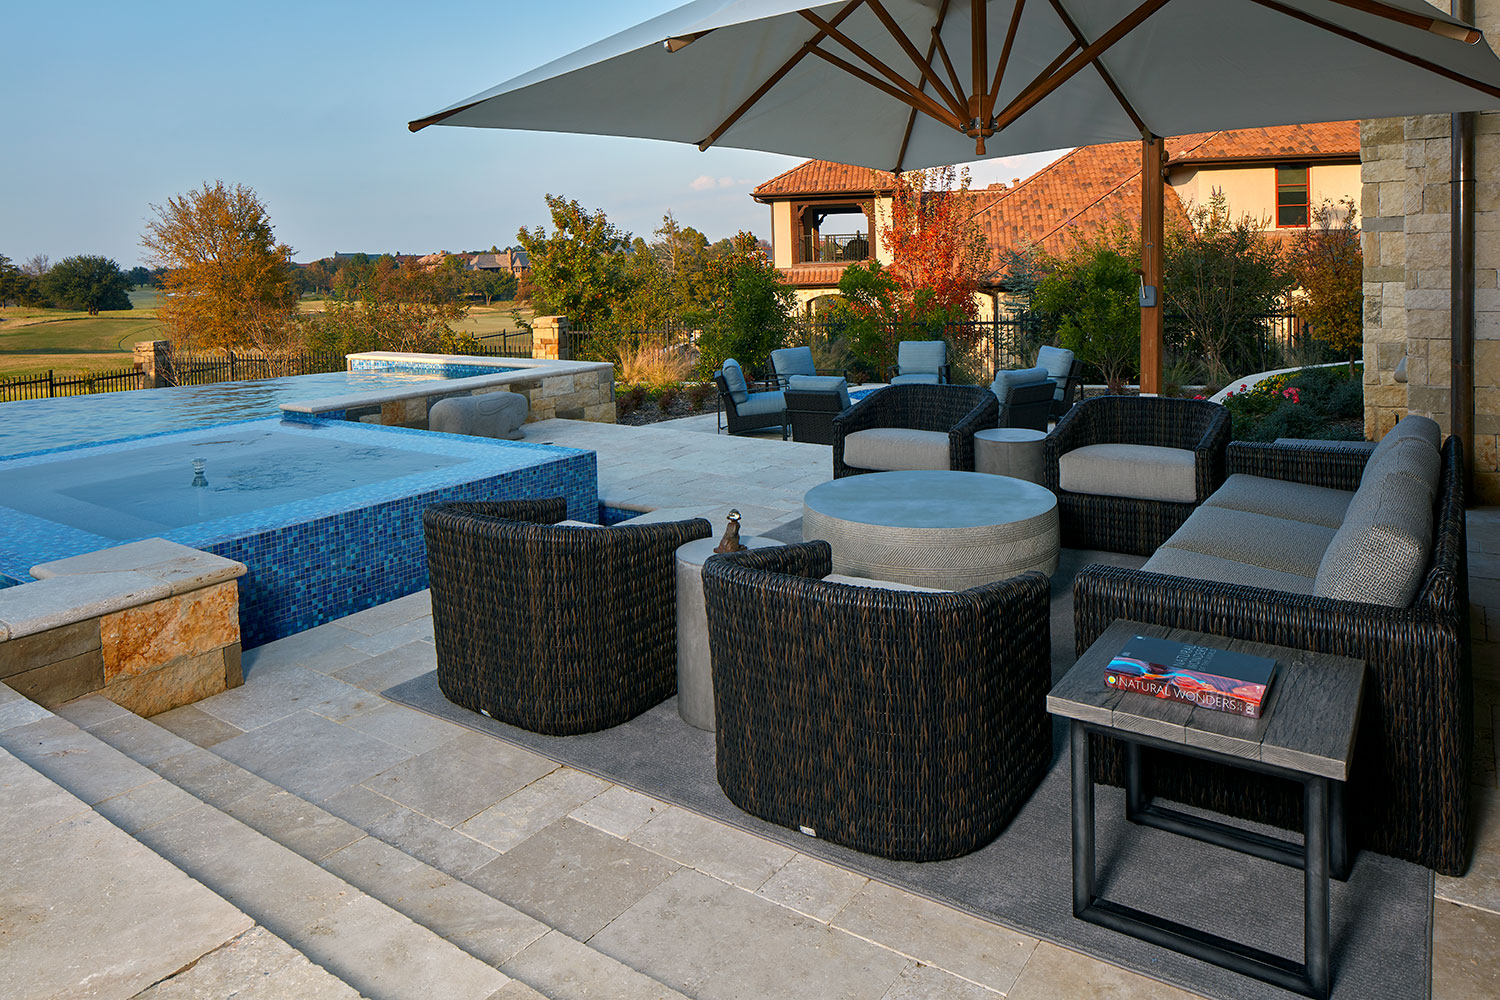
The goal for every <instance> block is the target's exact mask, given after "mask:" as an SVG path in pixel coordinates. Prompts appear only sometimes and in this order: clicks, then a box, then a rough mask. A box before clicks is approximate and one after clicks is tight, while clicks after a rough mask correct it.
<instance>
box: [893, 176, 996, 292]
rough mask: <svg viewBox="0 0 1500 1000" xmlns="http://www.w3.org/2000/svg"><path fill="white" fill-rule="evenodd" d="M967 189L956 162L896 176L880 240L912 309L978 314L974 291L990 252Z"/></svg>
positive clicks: (967, 185)
mask: <svg viewBox="0 0 1500 1000" xmlns="http://www.w3.org/2000/svg"><path fill="white" fill-rule="evenodd" d="M968 190H969V174H968V171H964V172H963V173H962V174H960V173H959V172H958V171H957V170H955V169H954V168H953V167H932V168H929V169H927V170H912V171H908V172H906V173H903V174H901V175H900V176H898V177H897V178H896V186H895V190H894V191H893V192H892V196H891V223H890V225H889V226H888V227H886V228H885V230H884V231H883V232H882V233H881V234H880V241H881V245H883V246H884V247H885V249H886V252H887V253H889V254H890V255H891V268H892V271H893V272H894V276H895V278H896V281H897V284H898V285H899V286H900V289H901V298H902V299H903V300H904V301H903V305H904V306H906V308H907V309H908V310H910V309H914V308H915V309H916V311H917V312H926V311H928V310H934V311H941V312H945V313H947V314H948V315H950V316H953V317H955V318H959V317H961V318H964V319H973V318H974V316H975V313H976V310H977V306H976V304H975V300H974V293H975V291H976V290H977V289H978V287H979V279H980V278H981V277H982V276H983V275H984V273H985V272H986V271H987V270H988V269H989V261H990V253H989V246H988V244H987V243H986V241H985V238H984V233H983V231H981V229H980V228H979V225H978V223H977V222H975V220H974V217H973V213H972V211H971V208H970V200H969V198H968ZM924 305H925V308H917V307H920V306H924ZM903 311H905V310H903Z"/></svg>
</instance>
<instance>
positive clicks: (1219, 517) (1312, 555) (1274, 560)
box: [1167, 507, 1335, 578]
mask: <svg viewBox="0 0 1500 1000" xmlns="http://www.w3.org/2000/svg"><path fill="white" fill-rule="evenodd" d="M1334 534H1335V531H1334V529H1333V528H1325V527H1323V526H1322V525H1321V524H1308V523H1306V522H1304V521H1290V520H1287V519H1286V518H1283V517H1271V516H1268V515H1266V514H1252V513H1249V512H1248V511H1243V510H1230V509H1229V508H1227V507H1199V508H1198V509H1197V510H1195V511H1193V514H1192V516H1191V517H1189V518H1188V519H1187V520H1186V521H1184V522H1183V524H1182V527H1180V528H1178V529H1177V530H1176V531H1174V532H1173V533H1172V537H1171V538H1169V539H1167V544H1168V545H1170V546H1171V547H1172V548H1176V549H1188V550H1190V551H1193V552H1201V553H1203V554H1204V555H1208V556H1218V557H1219V558H1220V559H1229V560H1231V561H1233V562H1237V563H1245V564H1246V565H1249V566H1259V567H1261V568H1262V569H1270V570H1275V571H1277V572H1278V573H1291V574H1294V575H1296V576H1305V577H1309V578H1312V577H1316V576H1317V575H1318V567H1319V566H1320V565H1321V563H1322V560H1323V553H1324V551H1325V550H1327V548H1328V546H1329V543H1331V542H1332V541H1333V536H1334Z"/></svg>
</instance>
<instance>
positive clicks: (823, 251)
mask: <svg viewBox="0 0 1500 1000" xmlns="http://www.w3.org/2000/svg"><path fill="white" fill-rule="evenodd" d="M869 259H870V240H869V238H868V237H867V236H865V234H864V233H820V234H817V235H813V234H807V235H804V236H803V237H802V260H801V262H802V263H803V264H848V263H852V262H854V261H857V260H869Z"/></svg>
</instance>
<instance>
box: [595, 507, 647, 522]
mask: <svg viewBox="0 0 1500 1000" xmlns="http://www.w3.org/2000/svg"><path fill="white" fill-rule="evenodd" d="M640 516H641V512H640V511H638V510H626V509H625V508H624V507H609V506H606V505H605V504H602V503H601V504H600V505H599V520H598V522H597V523H599V524H602V525H605V526H606V527H607V526H609V525H612V524H619V523H621V522H622V521H628V520H630V519H631V518H633V517H640Z"/></svg>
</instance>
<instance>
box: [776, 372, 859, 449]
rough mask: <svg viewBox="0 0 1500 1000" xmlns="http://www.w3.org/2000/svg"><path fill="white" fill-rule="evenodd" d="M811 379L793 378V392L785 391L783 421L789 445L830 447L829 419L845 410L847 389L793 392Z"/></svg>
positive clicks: (790, 390) (831, 429)
mask: <svg viewBox="0 0 1500 1000" xmlns="http://www.w3.org/2000/svg"><path fill="white" fill-rule="evenodd" d="M811 378H812V377H811V376H793V383H792V384H793V386H794V388H791V389H788V390H786V421H787V425H788V427H790V428H791V435H792V440H793V441H798V442H801V443H803V444H833V418H834V417H836V416H838V415H839V414H840V413H843V412H844V411H845V410H846V409H848V408H849V390H848V388H847V387H838V388H832V389H803V388H796V387H795V386H796V385H797V383H798V382H803V381H805V380H810V379H811Z"/></svg>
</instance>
